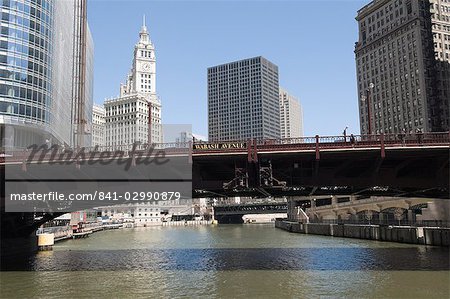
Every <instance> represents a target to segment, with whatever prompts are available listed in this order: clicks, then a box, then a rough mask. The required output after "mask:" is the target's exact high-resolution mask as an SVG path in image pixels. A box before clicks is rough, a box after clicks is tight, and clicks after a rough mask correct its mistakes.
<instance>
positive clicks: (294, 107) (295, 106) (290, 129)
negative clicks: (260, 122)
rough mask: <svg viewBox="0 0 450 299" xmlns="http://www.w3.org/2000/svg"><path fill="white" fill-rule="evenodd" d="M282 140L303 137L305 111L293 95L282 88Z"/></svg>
mask: <svg viewBox="0 0 450 299" xmlns="http://www.w3.org/2000/svg"><path fill="white" fill-rule="evenodd" d="M280 127H281V138H297V137H302V136H303V109H302V106H301V104H300V102H299V101H298V99H297V98H295V97H294V96H293V95H291V94H289V92H287V91H286V90H284V89H283V88H281V87H280Z"/></svg>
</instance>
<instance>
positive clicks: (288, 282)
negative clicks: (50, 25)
mask: <svg viewBox="0 0 450 299" xmlns="http://www.w3.org/2000/svg"><path fill="white" fill-rule="evenodd" d="M2 268H3V269H5V268H6V269H8V271H2V272H0V279H1V291H0V292H1V293H0V295H1V296H0V297H1V298H62V297H66V298H84V297H94V298H129V297H134V298H142V297H146V298H181V297H183V298H192V297H205V298H234V297H238V298H317V297H332V298H336V297H347V298H368V297H370V298H374V297H380V298H381V297H391V298H449V297H450V267H449V249H448V248H440V247H429V246H415V245H407V244H397V243H387V242H376V241H365V240H357V239H344V238H333V237H326V236H313V235H302V234H292V233H288V232H285V231H283V230H279V229H276V228H274V227H273V225H219V226H197V227H154V228H135V229H120V230H111V231H103V232H97V233H95V234H93V235H91V236H90V237H89V238H86V239H79V240H66V241H62V242H59V243H57V244H56V245H55V246H54V250H53V251H50V252H39V253H38V254H36V255H35V256H32V257H29V258H25V259H21V260H15V261H12V260H11V261H9V262H7V265H3V266H2Z"/></svg>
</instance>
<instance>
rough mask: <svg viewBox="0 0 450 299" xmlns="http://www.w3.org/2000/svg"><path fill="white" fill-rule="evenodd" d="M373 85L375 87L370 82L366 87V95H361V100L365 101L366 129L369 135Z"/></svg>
mask: <svg viewBox="0 0 450 299" xmlns="http://www.w3.org/2000/svg"><path fill="white" fill-rule="evenodd" d="M374 87H375V84H373V83H370V84H369V87H368V88H367V89H366V95H363V96H362V97H361V101H362V102H366V101H367V129H368V134H369V135H372V118H371V113H370V97H371V95H372V89H373V88H374Z"/></svg>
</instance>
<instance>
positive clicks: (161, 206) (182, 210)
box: [98, 199, 194, 227]
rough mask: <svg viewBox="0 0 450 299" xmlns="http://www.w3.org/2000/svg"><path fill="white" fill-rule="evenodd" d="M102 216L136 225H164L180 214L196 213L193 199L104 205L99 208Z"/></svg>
mask: <svg viewBox="0 0 450 299" xmlns="http://www.w3.org/2000/svg"><path fill="white" fill-rule="evenodd" d="M98 210H99V211H100V212H101V215H102V217H107V218H109V219H112V220H116V221H126V222H134V226H137V227H139V226H154V225H162V223H163V222H166V221H171V220H177V219H178V218H180V216H186V215H194V205H193V200H192V199H180V200H172V201H160V202H156V201H154V202H147V203H132V204H121V205H114V206H104V207H101V208H98Z"/></svg>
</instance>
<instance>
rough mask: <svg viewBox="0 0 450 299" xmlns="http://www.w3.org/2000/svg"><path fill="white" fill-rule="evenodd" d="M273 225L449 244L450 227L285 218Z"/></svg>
mask: <svg viewBox="0 0 450 299" xmlns="http://www.w3.org/2000/svg"><path fill="white" fill-rule="evenodd" d="M275 227H277V228H281V229H284V230H287V231H289V232H293V233H301V234H312V235H324V236H333V237H344V238H356V239H366V240H377V241H388V242H399V243H410V244H425V245H435V246H449V244H450V228H436V227H410V226H381V225H361V224H326V223H298V222H291V221H287V220H277V221H276V222H275Z"/></svg>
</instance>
